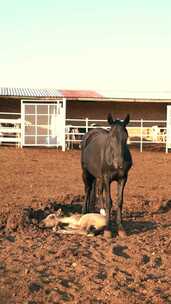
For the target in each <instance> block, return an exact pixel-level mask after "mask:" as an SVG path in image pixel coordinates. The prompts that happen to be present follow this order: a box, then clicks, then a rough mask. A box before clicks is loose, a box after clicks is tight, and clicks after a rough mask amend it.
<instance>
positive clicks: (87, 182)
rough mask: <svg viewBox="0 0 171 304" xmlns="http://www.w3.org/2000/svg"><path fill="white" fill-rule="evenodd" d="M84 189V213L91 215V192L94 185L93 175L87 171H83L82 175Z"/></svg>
mask: <svg viewBox="0 0 171 304" xmlns="http://www.w3.org/2000/svg"><path fill="white" fill-rule="evenodd" d="M82 178H83V182H84V187H85V202H84V206H83V209H82V213H89V212H90V203H91V199H92V198H91V197H90V196H91V191H92V184H93V177H92V176H91V174H90V173H89V172H88V171H87V170H86V169H85V170H83V174H82Z"/></svg>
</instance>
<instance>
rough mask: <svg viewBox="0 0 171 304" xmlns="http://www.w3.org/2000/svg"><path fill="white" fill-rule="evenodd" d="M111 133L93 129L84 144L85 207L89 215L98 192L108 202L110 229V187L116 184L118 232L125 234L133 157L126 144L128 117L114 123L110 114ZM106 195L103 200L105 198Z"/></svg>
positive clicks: (82, 164)
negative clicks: (124, 216)
mask: <svg viewBox="0 0 171 304" xmlns="http://www.w3.org/2000/svg"><path fill="white" fill-rule="evenodd" d="M108 123H109V125H110V126H111V128H110V130H109V131H107V130H104V129H93V130H91V131H89V132H88V133H86V134H85V136H84V137H83V141H82V151H81V166H82V171H83V172H82V173H83V174H82V176H83V181H84V185H85V195H86V196H85V204H84V207H83V212H84V213H88V212H90V211H92V210H90V208H91V207H92V206H93V204H95V197H96V195H95V193H96V188H98V193H99V197H100V200H101V202H104V201H105V204H106V214H107V222H108V230H109V224H110V212H111V208H112V199H111V190H110V185H111V182H112V181H116V182H117V201H116V204H117V217H116V223H117V226H118V233H119V234H120V235H123V234H124V229H123V226H122V205H123V192H124V187H125V184H126V182H127V178H128V171H129V169H130V168H131V166H132V158H131V154H130V151H129V148H128V145H127V139H128V133H127V130H126V126H127V124H128V123H129V115H127V116H126V118H125V119H124V120H123V121H121V120H118V119H117V120H113V117H112V115H111V114H108ZM103 194H104V198H103Z"/></svg>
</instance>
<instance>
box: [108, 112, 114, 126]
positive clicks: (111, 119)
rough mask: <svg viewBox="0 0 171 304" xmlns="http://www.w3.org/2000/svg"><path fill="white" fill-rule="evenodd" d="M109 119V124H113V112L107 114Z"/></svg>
mask: <svg viewBox="0 0 171 304" xmlns="http://www.w3.org/2000/svg"><path fill="white" fill-rule="evenodd" d="M107 121H108V123H109V125H112V124H113V117H112V114H111V113H109V114H108V116H107Z"/></svg>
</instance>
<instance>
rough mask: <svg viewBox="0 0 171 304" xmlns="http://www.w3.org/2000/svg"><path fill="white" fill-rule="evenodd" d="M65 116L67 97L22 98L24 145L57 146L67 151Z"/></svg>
mask: <svg viewBox="0 0 171 304" xmlns="http://www.w3.org/2000/svg"><path fill="white" fill-rule="evenodd" d="M65 118H66V100H65V99H61V100H54V101H50V100H49V101H47V100H41V101H39V102H38V100H31V101H28V100H22V101H21V130H22V132H21V133H22V141H21V142H22V146H47V147H53V146H55V147H62V150H63V151H65Z"/></svg>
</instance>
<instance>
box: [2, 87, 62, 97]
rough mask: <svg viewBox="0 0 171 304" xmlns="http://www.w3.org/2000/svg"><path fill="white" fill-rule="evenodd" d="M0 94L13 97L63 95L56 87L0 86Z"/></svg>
mask: <svg viewBox="0 0 171 304" xmlns="http://www.w3.org/2000/svg"><path fill="white" fill-rule="evenodd" d="M0 96H13V97H63V96H62V94H61V92H60V91H59V90H57V89H32V88H0Z"/></svg>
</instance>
